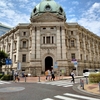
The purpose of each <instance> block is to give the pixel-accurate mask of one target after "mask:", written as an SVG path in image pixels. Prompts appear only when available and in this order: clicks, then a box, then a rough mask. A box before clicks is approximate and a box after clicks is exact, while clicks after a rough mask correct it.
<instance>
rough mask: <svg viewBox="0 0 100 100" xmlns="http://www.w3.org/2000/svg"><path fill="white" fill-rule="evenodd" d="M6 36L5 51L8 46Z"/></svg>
mask: <svg viewBox="0 0 100 100" xmlns="http://www.w3.org/2000/svg"><path fill="white" fill-rule="evenodd" d="M7 38H8V37H6V45H5V52H6V53H7V48H8V41H7Z"/></svg>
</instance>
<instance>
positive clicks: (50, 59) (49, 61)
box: [45, 56, 53, 71]
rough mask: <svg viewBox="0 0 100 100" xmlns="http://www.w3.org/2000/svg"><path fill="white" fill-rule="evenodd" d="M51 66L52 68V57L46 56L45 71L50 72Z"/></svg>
mask: <svg viewBox="0 0 100 100" xmlns="http://www.w3.org/2000/svg"><path fill="white" fill-rule="evenodd" d="M51 66H53V59H52V57H50V56H48V57H46V58H45V71H46V70H48V69H49V70H51Z"/></svg>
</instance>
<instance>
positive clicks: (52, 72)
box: [51, 69, 55, 81]
mask: <svg viewBox="0 0 100 100" xmlns="http://www.w3.org/2000/svg"><path fill="white" fill-rule="evenodd" d="M52 79H53V81H54V79H55V75H54V70H53V69H52V70H51V81H52Z"/></svg>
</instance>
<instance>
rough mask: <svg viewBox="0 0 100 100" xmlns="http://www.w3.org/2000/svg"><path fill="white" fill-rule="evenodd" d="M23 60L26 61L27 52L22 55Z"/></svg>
mask: <svg viewBox="0 0 100 100" xmlns="http://www.w3.org/2000/svg"><path fill="white" fill-rule="evenodd" d="M22 62H26V54H23V55H22Z"/></svg>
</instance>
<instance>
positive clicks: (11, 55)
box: [10, 35, 13, 60]
mask: <svg viewBox="0 0 100 100" xmlns="http://www.w3.org/2000/svg"><path fill="white" fill-rule="evenodd" d="M10 59H12V60H13V35H12V36H11V45H10Z"/></svg>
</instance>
